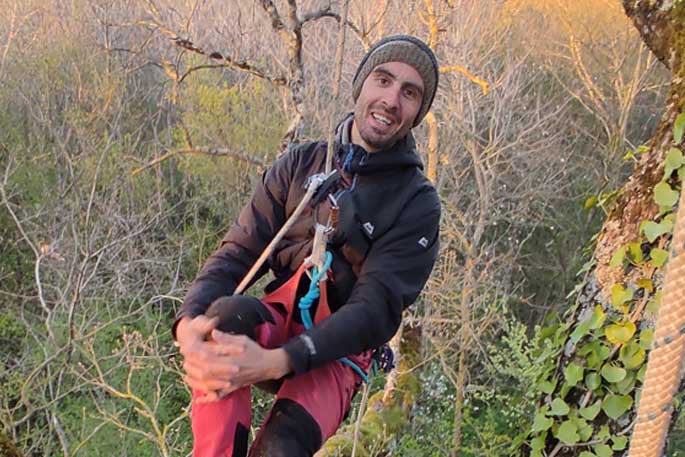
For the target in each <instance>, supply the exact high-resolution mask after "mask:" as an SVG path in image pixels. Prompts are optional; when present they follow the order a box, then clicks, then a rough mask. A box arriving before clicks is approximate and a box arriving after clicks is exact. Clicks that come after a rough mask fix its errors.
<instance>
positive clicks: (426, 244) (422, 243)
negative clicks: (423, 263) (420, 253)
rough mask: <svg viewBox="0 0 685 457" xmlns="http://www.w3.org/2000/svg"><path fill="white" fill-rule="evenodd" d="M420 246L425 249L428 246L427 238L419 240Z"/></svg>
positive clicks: (423, 237)
mask: <svg viewBox="0 0 685 457" xmlns="http://www.w3.org/2000/svg"><path fill="white" fill-rule="evenodd" d="M419 245H420V246H421V247H423V248H425V247H426V246H428V240H427V239H426V237H425V236H422V237H421V239H420V240H419Z"/></svg>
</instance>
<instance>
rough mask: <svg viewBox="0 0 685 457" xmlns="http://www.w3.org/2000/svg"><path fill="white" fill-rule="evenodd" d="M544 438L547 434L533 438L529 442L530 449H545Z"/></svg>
mask: <svg viewBox="0 0 685 457" xmlns="http://www.w3.org/2000/svg"><path fill="white" fill-rule="evenodd" d="M550 420H551V419H550ZM546 437H547V434H546V433H545V434H543V435H538V436H536V437H535V438H533V439H532V440H530V448H531V449H532V450H533V451H539V450H541V449H542V448H544V447H545V438H546Z"/></svg>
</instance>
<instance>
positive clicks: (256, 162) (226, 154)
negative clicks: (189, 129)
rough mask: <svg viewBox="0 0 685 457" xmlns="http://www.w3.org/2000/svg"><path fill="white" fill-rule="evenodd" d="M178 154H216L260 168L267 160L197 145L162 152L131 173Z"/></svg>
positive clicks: (239, 152)
mask: <svg viewBox="0 0 685 457" xmlns="http://www.w3.org/2000/svg"><path fill="white" fill-rule="evenodd" d="M178 154H188V155H191V154H195V155H200V154H202V155H209V156H214V157H230V158H233V159H239V160H242V161H244V162H248V163H251V164H253V165H256V166H257V167H259V168H260V169H263V168H264V167H266V162H265V161H264V160H262V159H258V158H255V157H253V156H251V155H250V154H248V153H246V152H242V151H235V150H230V149H227V148H211V147H197V148H187V149H171V150H168V151H167V152H166V153H164V154H162V155H161V156H159V157H157V158H156V159H153V160H152V161H151V162H149V163H147V164H145V165H143V166H142V167H139V168H136V169H135V170H133V171H132V172H131V175H133V176H135V175H137V174H138V173H140V172H142V171H145V170H147V169H148V168H150V167H153V166H155V165H157V164H158V163H161V162H164V161H165V160H167V159H168V158H170V157H173V156H175V155H178Z"/></svg>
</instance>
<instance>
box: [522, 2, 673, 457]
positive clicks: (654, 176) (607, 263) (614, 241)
mask: <svg viewBox="0 0 685 457" xmlns="http://www.w3.org/2000/svg"><path fill="white" fill-rule="evenodd" d="M623 5H624V9H625V11H626V14H627V15H628V16H629V17H630V18H631V19H632V21H633V22H634V24H635V26H636V27H637V29H638V31H639V32H640V35H641V37H642V38H643V40H644V41H645V43H646V44H647V46H648V47H649V48H650V49H651V50H652V52H654V54H655V55H656V56H657V58H658V59H659V60H660V61H661V62H663V63H664V64H665V65H666V66H667V67H669V68H670V69H671V71H672V72H673V77H672V81H671V87H670V92H669V97H668V101H667V102H668V104H667V107H666V110H665V113H664V115H663V117H662V119H661V122H660V125H659V127H658V128H657V130H656V132H655V134H654V137H653V138H652V140H651V141H650V143H649V145H648V149H647V150H646V152H644V153H643V154H642V155H641V156H639V157H638V160H637V162H636V164H635V169H634V171H633V173H632V175H631V176H630V178H629V179H628V182H627V183H626V184H625V185H624V186H623V188H622V189H621V190H620V192H619V193H618V195H619V196H618V197H617V200H616V202H615V205H614V207H613V210H612V212H611V213H610V214H609V215H608V217H607V219H606V221H605V222H604V224H603V226H602V229H601V230H600V233H599V234H598V237H597V242H596V246H595V250H594V254H593V258H592V261H591V262H590V263H589V264H588V265H590V267H589V268H588V270H587V274H586V280H585V282H584V284H583V285H582V287H580V289H579V294H578V297H577V300H576V303H575V304H574V306H573V307H572V308H571V310H570V312H569V318H568V319H566V322H562V323H560V324H559V326H558V328H557V330H556V333H554V336H553V338H555V341H556V344H557V351H556V354H558V355H557V356H553V357H556V361H555V362H554V363H553V366H551V367H550V368H549V369H548V371H547V372H545V373H544V374H543V375H542V376H541V378H540V383H539V384H538V386H539V387H540V390H541V391H543V392H544V395H543V394H542V393H541V400H540V406H539V408H538V410H537V412H536V416H535V421H534V424H533V431H532V433H531V437H532V438H533V439H532V440H531V441H530V442H529V444H530V449H531V455H536V456H541V455H546V456H548V457H554V456H564V457H566V456H579V455H581V453H582V452H585V451H588V452H594V454H592V455H615V456H618V455H624V453H625V452H626V449H627V446H626V439H627V438H628V437H629V436H630V433H631V431H632V428H633V425H634V420H635V413H636V403H637V402H636V398H637V397H636V396H637V395H638V393H639V390H640V385H641V383H642V382H643V380H644V371H645V368H646V367H645V360H646V357H645V349H649V347H650V344H651V338H650V335H651V333H650V332H651V331H652V330H651V329H652V328H653V325H654V322H653V321H654V318H655V315H656V314H655V310H656V307H657V306H658V304H659V299H660V292H659V291H660V290H661V287H662V282H663V271H664V266H663V263H664V261H665V258H664V259H663V261H658V260H657V254H658V253H663V252H667V251H668V250H669V245H670V242H671V230H672V220H673V216H674V210H675V208H674V206H675V205H676V204H677V203H676V201H674V197H677V195H678V192H680V188H681V178H682V173H683V164H682V163H681V162H682V161H681V160H676V162H678V164H677V166H675V167H672V168H673V173H670V172H669V176H664V162H665V160H666V157H667V155H668V156H669V157H671V158H673V157H682V144H681V145H680V149H679V150H678V151H675V149H677V148H676V147H678V143H679V142H678V141H675V140H674V125H675V123H676V118H677V117H678V115H679V114H681V113H683V112H685V109H684V108H685V67H684V59H683V54H684V51H685V2H682V1H680V2H679V1H675V2H673V1H667V0H656V1H653V0H652V1H646V0H623ZM684 120H685V119H684ZM676 171H677V173H676ZM657 185H658V186H659V187H658V189H659V193H657V192H655V188H657ZM663 192H666V194H667V197H668V198H665V197H664V194H663ZM657 200H658V201H659V204H657ZM676 200H677V198H676ZM665 201H668V202H669V203H665ZM670 202H672V203H670ZM654 249H658V251H655V250H654ZM567 322H568V323H567ZM655 439H656V438H655Z"/></svg>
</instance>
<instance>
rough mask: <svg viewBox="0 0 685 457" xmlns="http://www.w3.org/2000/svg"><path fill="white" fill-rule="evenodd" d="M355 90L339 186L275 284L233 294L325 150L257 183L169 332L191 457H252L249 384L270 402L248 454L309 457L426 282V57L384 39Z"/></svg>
mask: <svg viewBox="0 0 685 457" xmlns="http://www.w3.org/2000/svg"><path fill="white" fill-rule="evenodd" d="M352 84H353V93H352V95H353V99H354V101H355V107H354V112H353V113H352V114H350V115H348V116H347V117H346V118H345V119H344V120H343V121H342V122H341V123H340V125H339V126H338V128H337V130H336V144H335V150H336V154H335V168H336V171H337V172H338V173H337V175H336V176H337V178H336V179H331V180H329V181H327V183H326V184H325V185H324V186H323V187H322V189H321V190H320V191H319V192H318V195H317V196H316V198H315V204H314V205H312V207H310V208H308V209H307V210H305V211H304V212H303V214H302V215H301V216H300V217H299V218H298V220H297V221H296V222H295V224H294V225H293V226H292V228H290V230H289V231H288V233H287V234H286V236H285V237H284V238H283V240H282V241H281V242H280V243H279V244H278V245H277V247H276V249H275V251H274V253H273V254H272V255H271V256H270V257H269V259H268V261H267V266H268V267H269V269H270V270H271V271H272V272H273V275H274V280H273V281H272V282H271V283H270V284H269V285H268V286H267V287H266V295H265V296H264V297H262V298H261V299H257V298H254V297H250V296H244V295H233V292H234V290H235V288H236V286H237V284H238V283H239V282H240V281H241V279H242V278H243V277H244V276H245V274H246V273H247V271H248V269H249V268H250V267H251V266H252V265H253V264H254V262H255V261H256V259H257V257H258V256H259V255H260V254H261V252H262V251H263V250H264V248H265V247H266V245H267V244H268V243H269V242H270V241H271V239H272V238H273V236H274V235H275V233H276V232H277V231H278V230H279V229H280V228H281V227H282V226H283V224H284V223H285V222H286V220H287V219H288V217H289V216H290V214H292V212H293V211H294V209H295V207H296V206H297V204H298V203H299V202H300V200H301V199H302V197H303V195H304V193H305V184H306V183H307V182H308V179H309V178H310V177H311V176H312V175H315V174H317V173H321V172H323V170H324V169H325V157H326V144H325V143H323V142H311V143H307V144H303V145H300V146H297V147H294V148H292V149H291V150H290V151H288V152H287V153H286V154H283V155H282V156H281V157H280V158H279V159H278V160H277V161H276V162H275V163H274V165H273V166H272V167H271V168H270V169H269V170H268V171H267V172H266V173H265V174H264V176H263V177H262V180H261V181H260V182H259V184H258V185H257V187H256V189H255V191H254V194H253V196H252V199H251V201H250V202H249V203H248V205H247V206H246V207H245V208H244V209H243V211H242V212H241V214H240V217H239V218H238V221H237V222H236V223H235V224H234V225H233V226H232V228H231V229H230V230H229V232H228V233H227V234H226V236H225V237H224V239H223V241H222V243H221V246H220V247H219V249H218V250H217V251H216V252H214V254H212V255H211V256H210V257H209V259H208V260H207V261H206V263H205V265H204V267H203V268H202V270H201V271H200V273H199V274H198V276H197V278H196V279H195V281H194V282H193V284H192V285H191V287H190V289H189V290H188V293H187V295H186V298H185V301H184V303H183V306H182V307H181V309H180V311H179V313H178V316H177V320H176V323H175V324H174V336H175V338H176V340H177V342H178V344H179V346H180V348H181V354H182V355H183V357H184V364H183V367H184V369H185V371H186V376H185V377H184V380H185V382H186V383H187V384H188V385H189V386H190V387H191V388H192V389H193V405H192V428H193V437H194V446H193V454H194V455H195V456H196V457H197V456H202V457H205V456H241V457H242V456H245V455H246V454H247V452H248V448H247V444H248V434H249V433H248V431H249V428H250V425H251V411H250V386H251V385H253V384H258V385H264V383H270V385H271V386H272V387H273V388H274V389H273V390H274V391H275V392H276V401H275V403H274V405H273V407H272V409H271V412H270V413H269V415H268V417H267V419H266V420H265V422H264V425H263V426H262V428H261V430H260V432H259V434H258V435H257V438H256V439H255V442H254V443H253V445H252V448H251V449H250V456H251V457H281V456H283V457H300V456H312V455H313V454H314V453H315V452H316V451H317V450H318V449H319V448H320V447H321V445H322V444H323V443H324V442H325V441H326V439H328V438H329V437H330V436H332V435H333V434H334V433H335V431H336V430H337V428H338V427H339V425H340V423H341V422H342V421H343V420H344V418H345V416H346V414H347V413H348V410H349V407H350V402H351V400H352V397H353V395H354V392H355V391H356V389H357V388H358V387H359V384H360V382H361V380H362V378H363V377H364V376H365V375H366V373H368V370H369V366H370V364H371V358H372V353H373V350H374V349H375V348H378V347H379V346H381V345H383V344H384V343H386V342H387V341H388V340H389V339H390V338H391V337H392V335H393V334H394V333H395V332H396V331H397V328H398V327H399V325H400V322H401V319H402V312H403V310H404V309H406V308H407V307H408V306H410V305H411V304H412V303H414V301H415V300H416V298H417V297H418V295H419V293H420V292H421V290H422V289H423V286H424V285H425V283H426V281H427V280H428V276H429V275H430V272H431V270H432V268H433V264H434V263H435V260H436V258H437V253H438V226H439V222H440V203H439V200H438V196H437V193H436V191H435V189H434V188H433V186H432V185H431V184H430V183H429V182H428V180H427V179H426V178H425V177H424V175H423V173H422V171H421V170H422V164H421V160H420V159H419V156H418V154H417V153H416V150H415V143H414V139H413V136H412V134H411V129H412V128H413V127H415V126H417V125H418V124H419V123H420V122H421V120H422V119H423V118H424V116H425V115H426V113H427V112H428V110H429V109H430V106H431V103H432V102H433V98H434V96H435V92H436V89H437V84H438V65H437V62H436V59H435V56H434V55H433V52H432V51H431V50H430V48H429V47H428V46H426V44H425V43H423V42H422V41H421V40H419V39H417V38H415V37H411V36H405V35H401V36H392V37H388V38H385V39H383V40H381V41H379V42H378V43H376V44H375V45H374V46H372V47H371V48H370V49H369V51H368V52H367V53H366V55H365V56H364V58H363V60H362V61H361V63H360V64H359V67H358V68H357V72H356V74H355V77H354V80H353V83H352ZM330 220H335V221H336V223H335V224H334V227H331V231H330V233H329V238H328V243H327V251H328V252H329V253H330V254H331V265H330V269H329V270H328V278H329V281H327V282H326V283H324V284H325V287H324V286H322V288H321V296H320V298H319V299H318V301H316V302H315V303H314V304H313V305H312V307H311V309H308V310H305V311H301V310H299V309H298V303H299V302H300V299H301V298H302V296H303V295H305V293H306V292H307V288H308V287H309V280H308V278H307V277H306V276H305V275H303V272H304V271H305V265H304V260H305V258H306V257H307V256H308V255H309V254H310V253H311V250H312V239H313V234H314V230H313V227H314V223H315V222H319V223H326V221H330ZM266 271H267V269H266V268H262V271H261V272H260V273H261V274H262V275H263V274H264V273H266ZM303 313H309V314H308V316H305V314H303ZM305 317H311V320H312V321H313V326H310V325H308V324H305V321H308V320H309V319H305ZM343 358H345V359H344V360H342V359H343ZM349 362H351V363H349Z"/></svg>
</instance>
